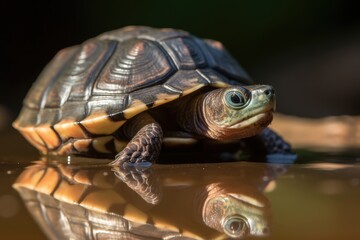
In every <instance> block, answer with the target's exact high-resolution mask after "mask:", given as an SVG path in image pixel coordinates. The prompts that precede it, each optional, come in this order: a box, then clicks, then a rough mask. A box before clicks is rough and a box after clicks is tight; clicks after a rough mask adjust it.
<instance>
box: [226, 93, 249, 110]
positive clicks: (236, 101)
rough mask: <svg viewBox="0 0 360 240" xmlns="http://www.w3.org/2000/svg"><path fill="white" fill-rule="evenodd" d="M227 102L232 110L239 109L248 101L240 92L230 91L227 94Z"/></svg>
mask: <svg viewBox="0 0 360 240" xmlns="http://www.w3.org/2000/svg"><path fill="white" fill-rule="evenodd" d="M225 102H226V105H228V106H229V107H231V108H235V109H239V108H242V107H243V106H244V105H245V104H246V99H245V97H244V96H243V94H242V93H241V92H240V91H235V90H234V91H229V92H227V93H226V94H225Z"/></svg>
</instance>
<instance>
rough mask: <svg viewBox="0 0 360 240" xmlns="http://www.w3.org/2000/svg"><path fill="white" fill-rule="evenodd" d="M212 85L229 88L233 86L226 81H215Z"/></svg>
mask: <svg viewBox="0 0 360 240" xmlns="http://www.w3.org/2000/svg"><path fill="white" fill-rule="evenodd" d="M211 86H212V87H216V88H227V87H231V86H232V85H231V84H228V83H226V82H221V81H215V82H213V83H211Z"/></svg>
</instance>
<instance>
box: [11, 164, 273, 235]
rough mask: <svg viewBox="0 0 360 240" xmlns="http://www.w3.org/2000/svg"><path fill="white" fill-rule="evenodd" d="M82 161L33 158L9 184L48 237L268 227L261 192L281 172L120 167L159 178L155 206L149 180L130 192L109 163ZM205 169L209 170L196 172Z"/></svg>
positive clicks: (256, 231)
mask: <svg viewBox="0 0 360 240" xmlns="http://www.w3.org/2000/svg"><path fill="white" fill-rule="evenodd" d="M85 163H86V165H84V166H81V165H78V166H73V165H66V164H61V163H58V162H51V163H50V162H46V161H38V162H36V163H35V164H33V165H31V166H30V167H28V168H27V169H25V171H24V172H23V173H22V174H21V175H20V176H19V177H18V179H17V180H16V182H15V183H14V185H13V186H14V187H15V188H16V190H17V191H18V192H19V193H20V194H21V196H22V198H23V200H24V202H25V203H26V205H27V207H28V208H29V210H30V212H31V214H32V215H33V217H34V218H35V219H36V220H37V222H38V223H39V224H40V226H41V227H42V229H43V230H44V231H45V233H46V234H47V235H48V236H49V237H50V238H52V239H93V238H94V239H98V238H100V237H102V238H105V239H109V238H111V239H114V238H120V237H123V238H125V239H148V238H146V237H145V236H147V237H149V238H150V239H153V238H164V239H172V237H174V238H175V239H224V238H225V237H226V236H230V237H233V238H239V237H244V236H247V235H250V236H264V235H267V234H268V233H269V231H270V228H271V212H270V203H269V201H268V199H267V198H266V197H265V196H264V194H263V190H264V188H265V187H266V186H267V185H268V183H269V182H270V181H272V180H274V178H275V177H276V175H277V174H278V171H277V170H275V169H272V167H269V166H267V165H265V164H263V165H259V164H249V163H243V164H237V165H227V166H222V171H219V166H215V165H211V164H210V165H196V166H190V165H178V166H175V167H174V166H171V167H169V166H155V167H154V168H146V170H150V171H152V172H153V174H151V173H150V175H153V176H152V178H151V177H150V176H149V172H148V173H145V172H142V173H140V175H138V173H139V172H137V173H135V174H133V173H131V172H125V173H124V172H122V173H121V174H122V175H128V174H133V176H137V175H138V176H137V179H139V181H140V182H144V183H145V182H149V181H152V180H155V179H156V181H154V182H152V186H151V187H155V188H157V189H160V188H161V189H162V190H161V192H162V195H160V196H159V197H160V198H161V199H158V201H157V203H156V204H155V205H154V204H149V203H148V202H146V201H144V199H145V200H146V197H145V198H144V197H143V196H141V195H142V194H143V193H144V194H145V195H146V196H148V193H149V191H146V190H145V189H146V188H147V186H146V185H147V184H140V185H141V186H140V188H142V189H143V190H139V188H137V189H135V190H136V191H137V192H136V193H135V192H133V191H132V189H130V188H128V187H126V185H125V184H124V183H123V182H122V181H120V179H119V178H117V177H115V175H114V174H112V172H111V171H110V168H109V167H108V166H106V167H99V165H96V166H97V167H91V166H89V164H88V162H85ZM96 164H97V163H96ZM133 169H135V167H127V170H129V171H132V170H133ZM204 169H206V172H207V173H209V175H203V174H201V173H202V172H203V171H204ZM141 179H142V180H141ZM151 179H152V180H151ZM127 180H129V178H127V179H126V181H127ZM125 183H126V184H127V185H132V186H131V187H134V186H135V188H136V187H138V186H136V184H128V183H127V182H125ZM138 185H139V184H138ZM153 189H154V188H153ZM144 190H145V191H144ZM139 195H140V196H141V198H140V197H139ZM225 234H226V235H225ZM177 237H178V238H177Z"/></svg>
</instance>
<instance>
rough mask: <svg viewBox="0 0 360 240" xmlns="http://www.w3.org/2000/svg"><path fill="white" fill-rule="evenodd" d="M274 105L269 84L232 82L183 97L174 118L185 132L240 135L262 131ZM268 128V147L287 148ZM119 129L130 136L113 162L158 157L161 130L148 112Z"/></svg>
mask: <svg viewBox="0 0 360 240" xmlns="http://www.w3.org/2000/svg"><path fill="white" fill-rule="evenodd" d="M274 108H275V94H274V90H273V88H272V87H270V86H267V85H251V86H233V87H230V88H221V89H216V90H213V91H209V92H206V93H203V94H200V95H197V96H193V97H191V96H190V97H188V98H187V99H184V100H183V101H182V102H180V105H178V106H177V111H176V112H177V113H176V114H177V116H176V119H177V123H178V125H179V127H180V128H182V129H183V130H184V131H185V132H189V133H194V134H196V135H199V136H202V137H206V138H210V139H215V140H233V139H242V138H247V137H251V136H254V135H256V134H259V133H261V132H262V131H263V130H264V129H265V128H266V127H267V126H268V125H269V124H270V122H271V121H272V113H273V111H274ZM269 131H270V130H269ZM269 131H265V132H264V134H262V135H261V137H262V139H263V142H264V144H265V147H266V149H267V151H268V152H269V153H276V152H280V153H284V152H289V151H290V146H289V145H288V144H287V143H286V142H285V141H284V140H283V139H282V138H281V137H279V136H278V135H276V134H274V133H272V132H269ZM122 133H123V135H124V136H126V137H128V138H132V139H131V141H130V142H129V143H128V145H127V146H126V147H125V148H124V149H123V150H122V151H121V152H120V153H119V154H118V155H117V156H116V158H115V161H113V162H112V163H111V164H112V165H122V164H124V163H129V164H133V165H140V164H141V163H144V162H154V161H155V160H156V159H157V158H158V156H159V154H160V149H161V144H162V139H163V132H162V128H161V126H160V125H159V124H158V123H157V122H156V121H155V120H154V119H153V118H152V117H151V116H150V114H149V113H146V112H145V113H141V114H139V115H138V116H136V117H134V118H133V119H131V120H130V121H129V122H128V123H127V124H126V125H125V126H124V127H123V128H122Z"/></svg>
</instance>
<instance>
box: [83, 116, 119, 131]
mask: <svg viewBox="0 0 360 240" xmlns="http://www.w3.org/2000/svg"><path fill="white" fill-rule="evenodd" d="M124 123H125V121H112V120H111V119H110V118H109V117H108V116H107V114H106V113H105V112H99V113H96V114H91V115H90V116H88V117H87V118H85V119H83V120H82V121H81V124H82V125H83V126H84V127H85V128H86V130H87V131H89V132H90V133H93V134H105V135H110V134H112V133H114V132H115V131H116V130H117V129H118V128H119V127H121V126H122V125H123V124H124Z"/></svg>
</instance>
